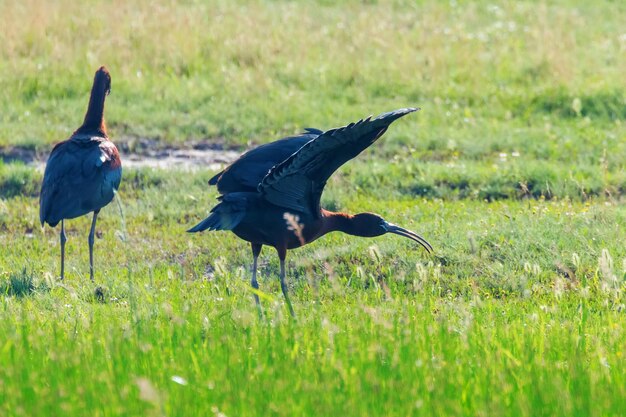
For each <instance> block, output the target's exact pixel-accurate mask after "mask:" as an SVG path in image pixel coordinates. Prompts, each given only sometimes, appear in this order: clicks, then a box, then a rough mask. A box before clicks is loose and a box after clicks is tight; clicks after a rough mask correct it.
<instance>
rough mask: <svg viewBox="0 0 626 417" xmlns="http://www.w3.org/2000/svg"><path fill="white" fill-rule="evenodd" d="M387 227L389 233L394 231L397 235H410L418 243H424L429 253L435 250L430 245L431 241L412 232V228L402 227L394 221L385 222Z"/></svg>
mask: <svg viewBox="0 0 626 417" xmlns="http://www.w3.org/2000/svg"><path fill="white" fill-rule="evenodd" d="M385 229H387V233H394V234H396V235H400V236H404V237H408V238H409V239H411V240H414V241H416V242H417V243H419V244H420V245H422V246H423V247H424V249H426V252H428V253H432V252H433V247H432V246H431V245H430V243H428V241H427V240H426V239H424V238H423V237H421V236H420V235H418V234H417V233H415V232H412V231H410V230H407V229H405V228H402V227H400V226H397V225H395V224H393V223H388V222H385Z"/></svg>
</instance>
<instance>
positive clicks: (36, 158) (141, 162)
mask: <svg viewBox="0 0 626 417" xmlns="http://www.w3.org/2000/svg"><path fill="white" fill-rule="evenodd" d="M115 144H116V145H117V148H118V149H119V151H120V155H121V156H122V166H123V167H124V168H140V167H149V168H160V169H178V170H194V169H208V170H212V171H217V170H219V169H221V168H223V167H224V166H225V165H228V164H229V163H231V162H233V161H234V160H235V159H237V157H238V156H239V155H240V152H238V151H234V150H229V149H224V148H223V146H222V145H219V144H214V143H210V142H188V143H184V144H181V145H179V146H172V145H170V144H163V143H162V142H159V141H156V140H152V139H143V138H142V139H138V138H128V139H126V138H124V139H121V140H116V141H115ZM50 149H52V147H50ZM47 158H48V153H43V152H37V151H36V150H35V149H33V148H28V147H19V146H14V147H6V148H0V159H1V160H2V161H4V162H13V161H22V162H24V163H25V164H28V165H34V166H36V167H38V168H40V169H43V167H44V166H45V163H46V160H47Z"/></svg>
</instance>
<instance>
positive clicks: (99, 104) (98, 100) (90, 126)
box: [75, 78, 107, 137]
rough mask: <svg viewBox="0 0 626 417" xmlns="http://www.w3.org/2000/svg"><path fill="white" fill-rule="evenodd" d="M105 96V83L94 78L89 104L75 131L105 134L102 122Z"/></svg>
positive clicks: (100, 79)
mask: <svg viewBox="0 0 626 417" xmlns="http://www.w3.org/2000/svg"><path fill="white" fill-rule="evenodd" d="M105 98H106V85H105V81H104V80H103V79H102V78H96V80H94V83H93V86H92V87H91V96H90V97H89V106H88V107H87V113H86V114H85V120H84V121H83V124H82V126H81V127H79V128H78V130H76V132H75V133H96V134H100V135H101V136H104V137H106V136H107V130H106V126H105V124H104V100H105Z"/></svg>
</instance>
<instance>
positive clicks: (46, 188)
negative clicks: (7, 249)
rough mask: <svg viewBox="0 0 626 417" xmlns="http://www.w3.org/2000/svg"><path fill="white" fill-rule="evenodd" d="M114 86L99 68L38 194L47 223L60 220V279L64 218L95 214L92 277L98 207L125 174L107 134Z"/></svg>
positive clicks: (55, 151)
mask: <svg viewBox="0 0 626 417" xmlns="http://www.w3.org/2000/svg"><path fill="white" fill-rule="evenodd" d="M110 90H111V76H110V75H109V72H108V71H107V69H106V68H104V67H101V68H100V69H98V71H96V75H95V77H94V83H93V87H92V89H91V96H90V99H89V107H88V109H87V113H86V115H85V120H84V122H83V124H82V125H81V127H79V128H78V129H77V130H76V132H74V134H72V136H71V137H70V138H69V139H68V140H66V141H63V142H61V143H58V144H57V145H56V146H55V147H54V149H53V150H52V152H51V153H50V157H49V158H48V162H47V164H46V170H45V172H44V178H43V183H42V185H41V193H40V196H39V219H40V221H41V224H42V226H43V224H44V223H48V224H49V225H50V226H52V227H54V226H56V225H57V224H58V223H59V222H61V279H63V278H64V272H65V241H66V240H67V238H66V236H65V224H64V220H65V219H73V218H76V217H79V216H82V215H84V214H87V213H90V212H93V213H94V214H93V220H92V224H91V231H90V233H89V266H90V277H91V279H92V280H93V243H94V231H95V226H96V219H97V216H98V212H99V211H100V209H101V208H102V207H104V206H106V205H107V204H109V203H110V202H111V200H112V199H113V197H114V194H115V191H116V190H117V189H118V187H119V185H120V181H121V178H122V162H121V159H120V155H119V153H118V151H117V148H116V147H115V145H114V144H113V142H111V141H110V140H109V138H108V136H107V132H106V126H105V124H104V101H105V98H106V95H107V94H108V93H109V92H110Z"/></svg>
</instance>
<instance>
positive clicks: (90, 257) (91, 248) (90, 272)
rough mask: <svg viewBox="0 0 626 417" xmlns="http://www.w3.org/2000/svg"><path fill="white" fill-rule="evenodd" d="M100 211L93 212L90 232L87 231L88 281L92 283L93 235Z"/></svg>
mask: <svg viewBox="0 0 626 417" xmlns="http://www.w3.org/2000/svg"><path fill="white" fill-rule="evenodd" d="M99 212H100V210H94V212H93V220H92V221H91V230H90V231H89V279H91V281H92V282H93V243H94V234H95V233H96V220H97V219H98V213H99Z"/></svg>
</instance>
